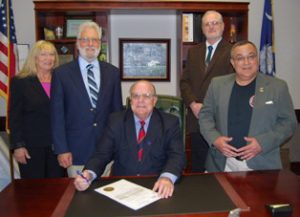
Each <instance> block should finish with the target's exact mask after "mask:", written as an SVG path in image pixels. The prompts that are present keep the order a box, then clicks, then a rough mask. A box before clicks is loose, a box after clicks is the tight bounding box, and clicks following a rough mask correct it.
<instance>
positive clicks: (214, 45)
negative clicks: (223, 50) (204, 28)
mask: <svg viewBox="0 0 300 217" xmlns="http://www.w3.org/2000/svg"><path fill="white" fill-rule="evenodd" d="M221 40H222V37H221V38H220V39H219V40H218V41H216V43H214V44H210V43H208V41H206V42H205V44H206V48H208V46H212V47H213V51H215V50H216V48H217V46H218V44H219V43H220V41H221Z"/></svg>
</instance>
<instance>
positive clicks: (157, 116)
mask: <svg viewBox="0 0 300 217" xmlns="http://www.w3.org/2000/svg"><path fill="white" fill-rule="evenodd" d="M142 145H143V147H144V154H143V160H142V162H138V159H137V156H138V154H137V153H138V144H137V137H136V131H135V124H134V118H133V113H132V111H131V109H128V110H126V111H123V112H119V113H115V114H112V115H111V117H110V120H109V123H108V126H107V128H106V131H105V133H104V135H103V137H102V138H101V140H100V141H99V143H98V145H97V151H96V152H95V153H94V155H93V156H92V158H91V159H90V160H89V162H88V163H87V165H86V169H90V170H92V171H95V172H96V174H97V175H98V176H99V175H101V174H102V173H103V171H104V169H105V166H106V164H107V163H109V162H110V161H111V160H114V164H113V167H112V174H113V175H115V176H135V175H138V174H140V175H159V174H161V173H163V172H169V173H172V174H174V175H176V176H178V177H179V176H180V175H181V173H182V171H183V168H184V165H185V155H184V147H183V143H182V135H181V131H180V127H179V120H178V118H177V117H175V116H173V115H170V114H166V113H163V112H161V111H159V110H157V109H154V111H153V113H152V116H151V119H150V122H149V127H148V130H147V134H146V137H145V138H144V140H143V144H142Z"/></svg>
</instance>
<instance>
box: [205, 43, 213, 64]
mask: <svg viewBox="0 0 300 217" xmlns="http://www.w3.org/2000/svg"><path fill="white" fill-rule="evenodd" d="M212 50H213V46H211V45H209V46H208V54H207V57H206V60H205V64H206V65H208V64H209V62H210V59H211V54H212Z"/></svg>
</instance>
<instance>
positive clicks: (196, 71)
mask: <svg viewBox="0 0 300 217" xmlns="http://www.w3.org/2000/svg"><path fill="white" fill-rule="evenodd" d="M230 50H231V44H230V43H228V42H227V41H225V40H224V39H222V40H221V41H220V43H219V44H218V46H217V49H216V51H215V53H214V55H213V58H212V60H211V61H210V63H209V65H208V67H206V65H205V52H206V45H205V42H203V43H201V44H199V45H196V46H194V47H192V48H190V49H189V52H188V57H187V62H186V67H185V69H184V71H183V74H182V77H181V80H180V90H181V96H182V98H183V100H184V102H185V104H186V106H187V108H188V114H187V131H188V132H199V126H198V121H197V119H196V118H195V116H194V114H193V112H192V110H191V109H190V107H189V105H190V104H191V103H192V102H193V101H195V102H199V103H203V100H204V97H205V94H206V91H207V89H208V85H209V83H210V81H211V79H212V78H213V77H215V76H219V75H225V74H229V73H233V72H234V71H233V68H232V66H231V64H230Z"/></svg>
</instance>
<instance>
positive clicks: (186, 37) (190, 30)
mask: <svg viewBox="0 0 300 217" xmlns="http://www.w3.org/2000/svg"><path fill="white" fill-rule="evenodd" d="M201 22H202V14H200V13H183V14H182V41H183V42H196V43H199V42H202V41H204V36H203V33H202V28H201Z"/></svg>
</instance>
